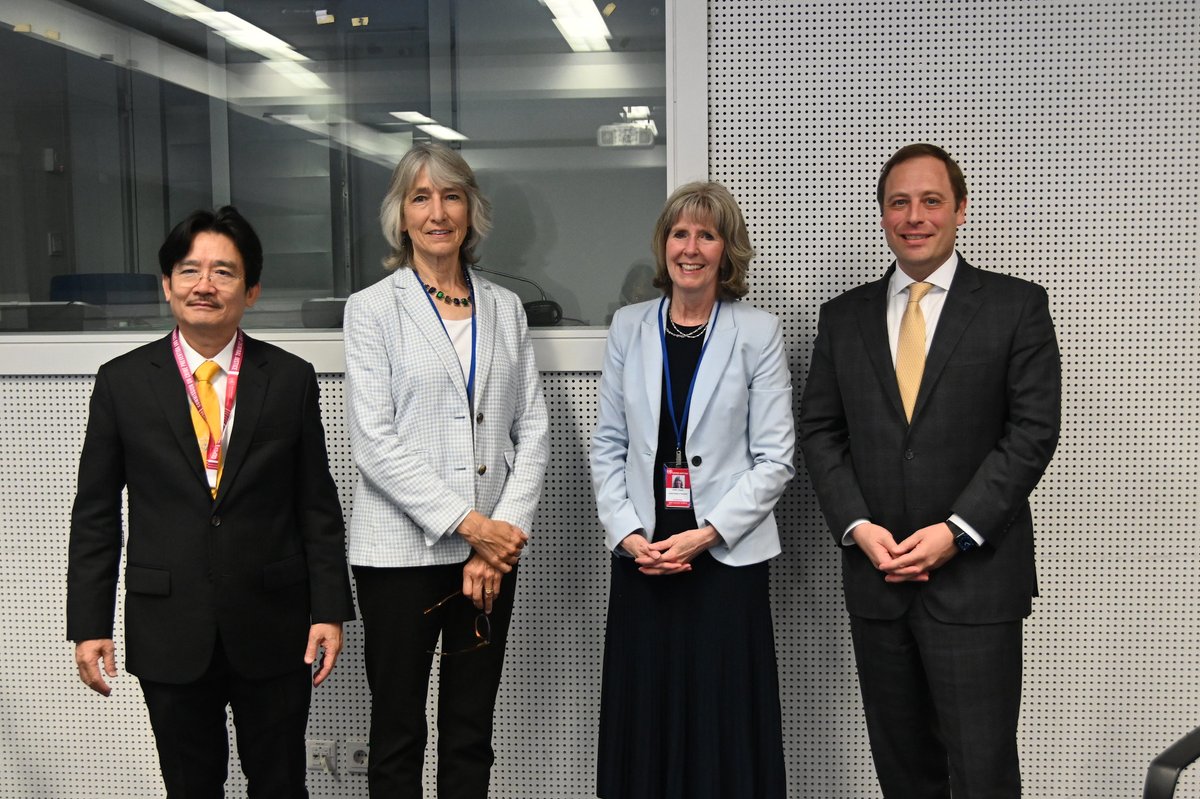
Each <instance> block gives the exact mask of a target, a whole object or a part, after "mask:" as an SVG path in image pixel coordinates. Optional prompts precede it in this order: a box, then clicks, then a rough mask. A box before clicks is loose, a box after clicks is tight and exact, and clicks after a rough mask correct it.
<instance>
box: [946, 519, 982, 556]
mask: <svg viewBox="0 0 1200 799" xmlns="http://www.w3.org/2000/svg"><path fill="white" fill-rule="evenodd" d="M946 526H947V527H949V528H950V532H951V533H953V534H954V546H956V547H958V551H959V552H970V551H971V550H972V549H975V548H976V547H977V546H979V544H977V543H976V542H975V539H974V538H971V536H970V535H969V534H968V533H967V531H966V530H964V529H962V528H961V527H959V526H958V525H957V524H955V523H954V522H952V521H950V520H949V519H947V520H946Z"/></svg>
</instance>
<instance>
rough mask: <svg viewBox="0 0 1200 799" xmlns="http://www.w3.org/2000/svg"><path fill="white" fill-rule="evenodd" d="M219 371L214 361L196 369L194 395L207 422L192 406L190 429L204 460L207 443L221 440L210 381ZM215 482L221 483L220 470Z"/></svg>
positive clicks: (217, 404)
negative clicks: (193, 431) (194, 434)
mask: <svg viewBox="0 0 1200 799" xmlns="http://www.w3.org/2000/svg"><path fill="white" fill-rule="evenodd" d="M219 371H221V367H220V366H218V365H217V363H216V361H205V362H204V363H202V364H200V366H199V368H198V369H196V393H197V394H199V395H200V404H201V406H203V407H204V416H205V417H207V421H205V419H204V418H202V417H201V416H200V412H199V411H197V410H196V406H195V405H192V406H191V408H192V427H194V428H196V441H197V442H199V444H200V457H201V459H202V460H203V459H205V458H206V456H207V454H208V442H209V441H210V440H211V439H212V438H213V437H215V438H216V440H217V441H220V440H221V404H220V402H218V400H217V391H216V389H214V388H213V385H212V379H213V377H215V376H216V374H217V372H219ZM219 463H220V465H221V466H224V465H225V451H224V450H223V449H222V450H221V458H220V461H219ZM217 482H218V483H220V482H221V470H220V467H218V469H217ZM212 495H213V496H214V497H216V495H217V489H216V488H213V489H212Z"/></svg>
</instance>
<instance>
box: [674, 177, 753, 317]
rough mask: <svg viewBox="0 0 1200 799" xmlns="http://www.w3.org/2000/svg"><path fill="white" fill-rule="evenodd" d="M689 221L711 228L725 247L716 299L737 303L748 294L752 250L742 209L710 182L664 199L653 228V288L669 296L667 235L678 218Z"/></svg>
mask: <svg viewBox="0 0 1200 799" xmlns="http://www.w3.org/2000/svg"><path fill="white" fill-rule="evenodd" d="M685 218H686V219H690V220H692V221H694V222H697V223H699V224H702V225H711V226H712V227H713V229H714V231H715V232H716V234H717V235H718V236H720V237H721V241H722V243H724V245H725V254H724V255H723V256H722V258H721V266H720V269H719V271H718V272H717V277H718V283H717V299H719V300H736V299H738V298H740V297H745V296H746V293H747V292H748V291H750V287H749V286H747V285H746V272H747V271H748V270H749V268H750V261H751V260H752V259H753V258H754V247H753V246H751V244H750V234H749V233H747V232H746V220H745V219H744V218H742V209H741V208H739V207H738V204H737V200H735V199H733V195H732V194H730V193H729V189H727V188H725V187H724V186H722V185H721V184H720V183H716V182H713V181H700V182H696V183H688V184H685V185H683V186H680V187H679V188H678V189H676V190H675V192H674V193H673V194H672V195H671V196H670V197H668V198H667V204H666V206H664V207H663V210H662V213H661V214H659V216H658V222H657V223H656V224H655V226H654V240H653V243H652V244H651V247H652V248H653V249H654V259H655V261H656V263H657V268H656V269H655V270H654V285H655V286H656V287H657V288H660V289H662V290H663V292H664V293H665V294H667V295H668V296H670V294H671V275H670V273H669V272H668V271H667V236H668V235H669V234H670V232H671V228H673V227H674V226H675V225H676V224H677V223H678V222H679V220H681V219H685Z"/></svg>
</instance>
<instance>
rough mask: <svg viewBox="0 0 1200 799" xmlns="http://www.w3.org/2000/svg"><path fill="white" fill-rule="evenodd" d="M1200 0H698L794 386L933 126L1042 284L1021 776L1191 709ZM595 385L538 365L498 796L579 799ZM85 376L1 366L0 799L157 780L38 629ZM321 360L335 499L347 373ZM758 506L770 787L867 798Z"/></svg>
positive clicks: (793, 544)
mask: <svg viewBox="0 0 1200 799" xmlns="http://www.w3.org/2000/svg"><path fill="white" fill-rule="evenodd" d="M1196 5H1197V4H1195V3H1194V2H1191V0H1176V2H1149V1H1147V2H1076V3H1055V2H1029V1H1027V2H1008V3H1003V4H1001V3H994V2H984V1H981V0H975V1H974V2H970V3H965V2H938V3H926V2H904V1H902V0H878V2H859V3H851V2H825V3H785V2H767V0H757V1H753V0H737V2H734V1H733V0H730V1H729V2H724V1H723V0H713V2H711V3H710V4H709V26H710V34H709V67H710V78H709V82H710V95H709V101H710V122H709V127H710V147H711V172H712V175H713V177H714V178H716V179H719V180H722V181H724V182H725V183H726V184H728V185H729V186H730V188H731V189H732V190H733V192H734V193H735V195H736V196H737V197H738V198H739V199H740V200H741V202H742V204H743V207H744V209H745V211H746V215H747V217H748V220H749V224H750V227H751V233H752V236H753V238H754V241H755V244H756V246H757V248H758V251H759V258H758V259H757V261H756V262H755V265H754V267H753V270H752V275H751V279H752V283H753V286H754V288H753V291H752V293H751V295H750V297H749V298H748V300H749V301H751V302H753V303H755V304H757V305H760V306H762V307H764V308H766V309H768V310H771V311H773V312H775V313H777V314H779V315H780V316H781V317H782V318H783V320H784V323H785V334H786V339H787V346H788V349H789V359H790V363H791V366H792V370H793V375H794V384H795V386H796V388H797V390H798V389H799V387H800V386H801V385H802V383H803V378H804V374H805V372H806V371H807V368H808V356H809V350H810V348H811V344H812V337H813V334H814V332H815V321H816V312H817V307H818V305H819V303H820V302H822V301H824V300H826V299H828V298H830V297H832V296H834V295H835V294H837V293H839V292H840V291H842V290H844V289H846V288H849V287H851V286H853V285H856V284H858V283H861V282H864V281H867V280H871V279H874V278H876V277H878V276H879V275H880V274H881V273H882V271H883V269H884V268H885V266H886V265H887V263H888V261H889V255H888V253H887V250H886V247H885V245H884V240H883V236H882V233H881V232H880V231H879V229H878V226H877V222H876V220H877V218H878V212H877V209H876V207H875V204H874V179H875V175H876V174H877V172H878V169H879V167H880V166H881V165H882V163H883V161H884V160H885V159H886V158H887V156H888V155H889V154H890V153H891V152H892V151H894V150H895V149H896V148H897V147H899V146H900V145H902V144H905V143H907V142H910V141H917V140H925V141H933V142H936V143H938V144H941V145H943V146H945V147H946V148H947V149H948V150H949V151H950V152H951V153H952V154H953V155H955V156H956V157H957V158H958V159H959V161H960V163H961V164H962V166H963V168H964V170H965V171H966V174H967V179H968V183H969V186H970V190H971V205H970V207H969V209H968V214H967V217H968V221H967V225H966V226H965V228H964V229H963V231H962V233H961V235H960V248H961V249H962V251H963V253H964V254H965V255H966V257H967V258H968V259H969V260H971V261H972V262H974V263H976V264H977V265H980V266H983V267H985V268H989V269H994V270H997V271H1003V272H1008V273H1012V274H1016V275H1020V276H1022V277H1027V278H1030V279H1033V280H1035V281H1037V282H1039V283H1041V284H1042V285H1044V286H1046V288H1047V289H1048V290H1049V292H1050V295H1051V301H1052V311H1053V313H1054V316H1055V320H1056V323H1057V327H1058V332H1059V337H1060V343H1061V346H1062V349H1063V356H1064V384H1065V394H1064V417H1063V424H1064V426H1063V438H1062V443H1061V444H1060V447H1059V451H1058V454H1057V455H1056V457H1055V460H1054V463H1053V464H1052V465H1051V468H1050V471H1049V473H1048V474H1047V476H1046V478H1045V479H1044V480H1043V481H1042V484H1041V486H1040V487H1039V489H1038V491H1037V493H1036V495H1035V497H1034V513H1035V518H1036V522H1037V530H1038V559H1039V577H1040V583H1041V589H1042V597H1041V599H1039V600H1038V601H1037V602H1036V603H1035V612H1034V615H1033V616H1032V617H1031V618H1030V620H1029V621H1028V622H1027V624H1026V653H1025V662H1026V680H1025V686H1026V687H1025V702H1024V712H1023V721H1022V732H1021V746H1022V760H1023V767H1024V775H1025V785H1026V790H1025V794H1026V795H1027V796H1032V797H1052V798H1053V799H1081V798H1083V797H1086V798H1088V799H1091V798H1092V797H1097V798H1100V799H1108V798H1109V797H1111V798H1112V799H1116V798H1117V797H1129V796H1136V795H1139V794H1140V786H1141V783H1142V780H1143V777H1144V773H1145V767H1146V764H1147V763H1148V761H1149V760H1150V758H1151V757H1153V755H1154V754H1155V753H1157V752H1158V751H1160V750H1161V749H1163V748H1165V747H1166V746H1167V745H1168V744H1169V743H1170V742H1172V741H1173V740H1175V739H1176V738H1177V737H1179V736H1180V735H1182V734H1183V733H1185V732H1186V731H1188V730H1190V729H1192V728H1193V727H1194V726H1196V725H1200V608H1198V607H1197V601H1196V600H1197V586H1198V585H1200V573H1198V572H1200V569H1198V568H1197V563H1200V537H1198V536H1196V535H1195V533H1194V528H1195V520H1196V519H1197V518H1200V498H1198V494H1200V492H1198V490H1197V474H1198V467H1200V456H1197V454H1196V453H1197V449H1198V446H1200V434H1198V433H1197V422H1198V420H1200V366H1198V365H1197V363H1198V361H1200V331H1198V329H1197V328H1198V325H1197V321H1198V320H1200V303H1198V301H1197V297H1198V296H1200V266H1198V265H1197V254H1198V252H1200V241H1198V234H1197V232H1196V230H1197V219H1196V212H1195V210H1194V207H1195V203H1194V197H1193V195H1194V193H1195V188H1194V187H1195V186H1196V185H1197V183H1198V182H1200V158H1198V155H1200V153H1198V150H1200V144H1198V142H1200V135H1198V134H1200V106H1198V101H1197V96H1198V94H1200V91H1198V90H1200V85H1198V84H1200V63H1198V61H1197V56H1196V53H1197V52H1198V47H1200V41H1198V39H1200V36H1198V34H1200V18H1198V15H1200V11H1198V10H1197V7H1196ZM652 222H653V220H649V219H648V220H646V235H647V238H648V236H649V229H650V226H651V225H652ZM597 379H598V376H597V375H596V374H595V373H554V374H547V375H545V376H544V385H545V389H546V395H547V401H548V403H549V405H550V414H551V420H552V427H551V436H552V441H551V458H552V460H551V464H550V469H549V473H548V475H547V479H546V490H545V493H544V496H543V500H542V505H541V511H540V513H539V516H538V519H537V521H536V523H535V526H534V530H533V532H534V536H535V537H534V542H533V544H532V545H531V548H530V550H529V552H528V554H527V556H526V558H525V560H524V562H523V566H522V574H521V578H520V586H519V589H518V590H519V599H518V605H517V611H516V619H515V623H514V632H513V635H512V640H511V643H510V649H509V652H510V654H509V658H508V661H507V665H506V672H505V680H504V683H503V685H502V688H501V695H500V701H499V706H498V709H497V727H496V749H497V761H496V765H495V768H494V780H493V786H494V787H493V792H492V793H493V796H495V797H506V798H507V797H514V798H522V799H523V798H525V797H530V798H533V799H541V798H545V799H559V798H562V799H574V798H575V797H589V796H592V795H593V769H594V759H595V730H596V721H597V707H598V700H599V678H600V653H601V647H602V631H603V621H604V611H605V602H606V597H605V591H606V588H607V574H606V569H607V565H606V556H605V553H604V552H603V551H602V545H601V543H600V541H601V537H600V530H599V527H598V525H597V523H596V521H595V508H594V506H593V503H592V500H591V497H590V488H589V482H588V474H587V467H586V454H587V440H588V437H589V435H590V433H591V430H592V426H593V424H594V422H595V413H596V406H595V393H596V387H597ZM91 383H92V379H91V377H90V376H86V375H81V376H78V377H71V378H54V379H51V378H43V377H3V378H0V402H2V403H3V404H2V405H0V407H2V408H3V409H4V413H3V414H0V490H2V497H3V502H0V523H3V530H4V535H3V536H2V537H0V625H2V627H0V629H3V630H4V632H5V642H4V643H5V652H4V655H5V670H4V678H3V679H2V680H0V725H2V726H0V799H18V798H19V799H34V798H36V797H62V798H64V799H90V798H91V797H99V796H104V797H113V796H115V797H156V796H161V795H162V790H161V787H160V783H159V780H158V774H157V764H156V758H155V753H154V745H153V740H152V737H151V736H150V733H149V728H148V724H147V721H146V716H145V711H144V709H143V707H142V703H141V696H140V690H139V688H138V686H137V683H136V680H135V679H133V678H131V677H129V676H128V675H122V676H120V677H118V678H117V679H116V681H115V690H114V694H113V696H112V697H111V698H109V699H103V698H101V697H99V696H96V695H93V694H91V693H90V692H88V691H87V689H86V688H84V687H83V686H82V685H81V684H80V683H79V682H78V679H77V677H76V675H75V670H74V667H73V664H72V658H71V646H70V644H68V643H67V642H65V641H63V640H62V629H63V619H62V612H63V586H64V577H65V562H66V542H67V538H66V531H67V525H68V515H69V509H70V503H71V498H72V495H73V492H74V483H75V468H76V462H77V458H78V452H79V447H80V445H81V443H82V435H83V425H84V420H85V417H86V410H87V398H88V395H89V394H90V390H91ZM321 384H322V390H323V397H322V405H323V409H324V413H325V420H326V427H327V434H328V439H329V447H330V457H331V462H332V466H333V469H334V473H335V477H336V479H337V481H338V485H339V487H340V489H341V498H342V502H343V506H344V508H345V509H346V511H347V513H352V512H353V496H352V493H353V483H354V470H353V465H352V463H351V460H350V454H349V448H348V445H347V437H346V431H345V427H344V410H343V408H344V398H343V395H342V381H341V378H340V376H338V375H323V376H322V378H321ZM778 515H779V518H780V523H781V527H782V529H783V530H784V536H785V544H784V547H785V551H784V554H783V555H782V556H781V557H780V558H778V559H777V560H776V561H775V562H774V563H773V565H772V602H773V608H774V614H775V625H776V635H777V640H778V651H779V666H780V675H781V683H782V686H781V687H782V702H783V711H784V724H785V741H786V747H787V763H788V773H789V782H790V785H791V792H790V793H791V795H792V796H794V797H802V796H803V797H813V798H814V799H831V798H836V797H843V798H845V799H850V798H851V797H853V798H854V799H861V798H862V797H874V796H878V795H879V793H878V789H877V788H876V786H875V782H874V777H873V773H872V767H871V760H870V753H869V749H868V746H867V741H866V736H865V732H864V729H863V724H862V719H861V706H860V702H859V698H858V689H857V683H856V677H855V672H854V662H853V657H852V654H851V651H850V644H849V639H848V632H847V624H846V618H845V612H844V609H843V605H842V600H841V588H840V575H839V573H838V563H837V557H836V556H837V553H836V551H835V549H834V546H833V544H832V541H831V538H830V536H829V534H828V532H827V531H826V530H825V528H824V525H823V523H822V521H821V518H820V516H819V514H818V512H817V509H816V506H815V503H814V501H813V498H812V494H811V491H810V489H809V487H808V484H807V480H806V476H805V474H804V471H803V468H801V470H800V472H799V474H798V476H797V480H796V482H795V483H794V484H793V486H792V488H791V489H789V491H788V493H787V494H786V495H785V497H784V499H783V501H782V503H781V505H780V508H779V513H778ZM121 644H122V642H121V639H120V630H119V628H118V633H117V645H118V652H120V647H121ZM981 690H986V688H981ZM368 707H369V696H368V692H367V687H366V679H365V676H364V674H363V669H362V635H361V628H360V627H359V626H358V625H357V624H351V625H349V626H348V629H347V649H346V651H345V653H344V654H343V656H342V659H341V660H340V661H339V664H338V669H337V671H336V672H335V674H334V676H333V678H332V679H331V682H330V683H328V684H327V685H326V686H323V687H322V688H320V689H318V690H317V691H316V693H315V695H314V704H313V711H312V717H311V721H310V731H309V734H310V736H311V737H314V738H332V739H335V740H337V741H339V743H340V744H342V745H344V744H345V742H346V741H347V740H350V739H361V738H365V737H366V735H367V726H366V725H367V720H368ZM431 710H432V708H431ZM431 745H432V741H431ZM231 771H232V774H231V778H230V792H229V793H230V796H239V795H244V793H245V789H244V783H243V781H242V780H241V777H240V775H239V774H238V769H237V760H236V756H233V757H231ZM429 776H430V777H431V774H430V775H429ZM426 782H427V793H428V795H430V796H432V795H433V783H432V780H431V778H427V781H426ZM309 783H310V789H311V792H312V795H313V796H314V797H315V798H316V799H321V798H322V797H364V796H366V785H365V780H364V778H363V777H362V776H359V775H348V774H345V773H340V772H339V773H338V774H336V775H327V774H324V773H313V774H312V775H311V777H310V781H309ZM1177 796H1179V797H1181V799H1187V798H1189V797H1190V798H1192V799H1194V797H1197V796H1200V779H1198V778H1197V777H1196V775H1195V774H1193V773H1191V772H1189V773H1188V774H1186V775H1185V778H1184V780H1183V781H1182V782H1181V784H1180V790H1179V792H1178V793H1177Z"/></svg>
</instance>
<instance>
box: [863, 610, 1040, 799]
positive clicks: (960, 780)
mask: <svg viewBox="0 0 1200 799" xmlns="http://www.w3.org/2000/svg"><path fill="white" fill-rule="evenodd" d="M850 630H851V634H852V636H853V638H854V654H855V659H856V660H857V662H858V678H859V686H860V688H861V690H862V697H863V709H864V710H865V711H866V718H867V732H868V734H869V735H870V739H871V753H872V756H873V757H874V760H875V771H876V773H877V774H878V775H879V784H880V786H881V787H882V789H883V795H884V796H885V797H888V799H949V797H950V796H953V797H954V799H1014V798H1015V797H1019V796H1020V795H1021V773H1020V762H1019V760H1018V756H1017V721H1018V716H1019V714H1020V708H1021V622H1020V620H1017V621H1012V622H1004V623H1000V624H979V625H972V624H947V623H944V622H940V621H938V620H937V619H935V618H933V616H931V615H930V614H929V612H928V611H927V610H926V609H925V603H924V602H923V601H922V600H921V597H920V595H918V596H917V598H916V599H915V600H914V601H913V603H912V606H911V607H910V608H909V610H908V612H907V613H906V614H905V615H904V616H902V617H901V618H899V619H893V620H878V619H865V618H861V617H857V616H851V617H850Z"/></svg>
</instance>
